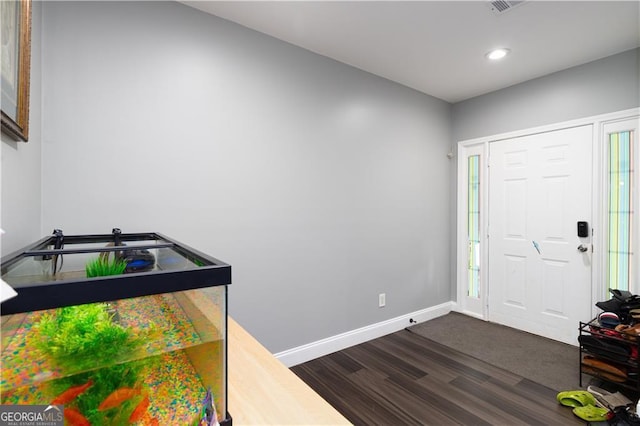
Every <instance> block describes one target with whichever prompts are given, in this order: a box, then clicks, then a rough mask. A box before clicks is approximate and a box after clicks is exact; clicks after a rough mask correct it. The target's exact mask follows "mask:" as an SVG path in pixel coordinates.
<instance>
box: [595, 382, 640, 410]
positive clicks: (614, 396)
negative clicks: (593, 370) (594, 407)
mask: <svg viewBox="0 0 640 426" xmlns="http://www.w3.org/2000/svg"><path fill="white" fill-rule="evenodd" d="M587 390H588V391H589V392H590V393H591V394H592V395H593V396H595V398H596V400H598V401H599V402H601V403H602V404H604V406H605V408H609V409H611V410H614V409H616V408H618V407H626V406H627V405H631V404H633V402H632V401H631V400H630V399H629V398H627V397H626V396H624V395H623V394H621V393H620V392H614V393H611V392H609V391H606V390H604V389H601V388H598V387H596V386H589V387H588V388H587Z"/></svg>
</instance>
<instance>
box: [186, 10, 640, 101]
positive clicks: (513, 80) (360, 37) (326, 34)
mask: <svg viewBox="0 0 640 426" xmlns="http://www.w3.org/2000/svg"><path fill="white" fill-rule="evenodd" d="M182 3H185V4H187V5H189V6H192V7H194V8H197V9H200V10H203V11H205V12H208V13H211V14H213V15H217V16H219V17H222V18H224V19H228V20H230V21H233V22H237V23H239V24H241V25H244V26H246V27H248V28H252V29H254V30H257V31H260V32H262V33H265V34H268V35H271V36H273V37H276V38H278V39H281V40H284V41H287V42H289V43H291V44H294V45H296V46H300V47H303V48H305V49H308V50H310V51H312V52H315V53H318V54H320V55H324V56H328V57H330V58H333V59H335V60H337V61H340V62H344V63H346V64H349V65H352V66H354V67H357V68H360V69H362V70H365V71H368V72H370V73H373V74H376V75H379V76H382V77H385V78H387V79H389V80H393V81H396V82H398V83H401V84H404V85H406V86H409V87H412V88H414V89H416V90H419V91H421V92H424V93H427V94H429V95H432V96H435V97H437V98H440V99H444V100H446V101H448V102H452V103H453V102H458V101H461V100H464V99H468V98H472V97H474V96H478V95H481V94H484V93H488V92H492V91H494V90H498V89H501V88H504V87H508V86H511V85H514V84H517V83H520V82H523V81H526V80H530V79H532V78H536V77H540V76H543V75H546V74H550V73H553V72H556V71H560V70H563V69H566V68H570V67H572V66H575V65H579V64H583V63H586V62H590V61H593V60H596V59H600V58H603V57H606V56H610V55H613V54H615V53H619V52H623V51H625V50H629V49H633V48H635V47H638V46H640V1H637V0H636V1H531V0H530V1H526V2H522V3H521V4H519V5H517V6H516V7H514V8H512V9H510V10H508V11H507V12H504V13H502V14H500V15H496V14H495V13H494V12H493V11H492V10H491V5H490V2H488V1H484V0H480V1H408V2H404V1H373V2H369V1H291V2H278V1H257V2H253V1H182ZM495 47H508V48H509V49H511V54H510V55H509V56H507V57H506V58H505V59H503V60H502V61H499V62H491V63H490V62H489V61H488V60H487V59H486V58H485V57H484V55H485V53H486V52H487V51H489V50H490V49H492V48H495Z"/></svg>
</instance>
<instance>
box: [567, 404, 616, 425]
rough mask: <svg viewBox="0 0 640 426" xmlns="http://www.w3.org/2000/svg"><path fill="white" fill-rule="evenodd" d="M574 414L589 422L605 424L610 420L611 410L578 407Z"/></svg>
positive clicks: (591, 406) (590, 406)
mask: <svg viewBox="0 0 640 426" xmlns="http://www.w3.org/2000/svg"><path fill="white" fill-rule="evenodd" d="M573 414H575V415H576V416H578V417H580V418H581V419H582V420H585V421H587V422H604V421H606V420H607V419H608V418H609V410H607V409H606V408H600V407H594V406H593V405H587V406H586V407H576V408H574V409H573Z"/></svg>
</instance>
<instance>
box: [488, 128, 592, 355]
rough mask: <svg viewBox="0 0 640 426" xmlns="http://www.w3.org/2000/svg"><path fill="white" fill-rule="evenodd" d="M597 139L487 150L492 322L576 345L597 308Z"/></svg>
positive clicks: (559, 134)
mask: <svg viewBox="0 0 640 426" xmlns="http://www.w3.org/2000/svg"><path fill="white" fill-rule="evenodd" d="M592 139H593V131H592V126H591V125H585V126H580V127H574V128H568V129H562V130H556V131H552V132H546V133H539V134H535V135H529V136H523V137H517V138H513V139H508V140H501V141H496V142H491V143H490V144H489V159H490V168H489V188H490V189H489V295H488V296H489V301H488V316H489V321H493V322H497V323H500V324H505V325H508V326H511V327H515V328H519V329H521V330H525V331H528V332H531V333H535V334H539V335H542V336H545V337H548V338H551V339H555V340H559V341H563V342H566V343H569V344H573V345H575V344H576V339H577V335H578V322H579V321H588V320H589V319H590V318H589V317H590V313H591V301H592V298H591V261H592V254H593V253H592V245H591V230H592V214H591V210H592V198H591V197H592V191H593V188H592V176H591V171H592ZM578 222H586V223H587V224H588V226H587V230H588V234H589V235H588V236H587V237H579V236H578ZM585 249H586V251H584V250H585Z"/></svg>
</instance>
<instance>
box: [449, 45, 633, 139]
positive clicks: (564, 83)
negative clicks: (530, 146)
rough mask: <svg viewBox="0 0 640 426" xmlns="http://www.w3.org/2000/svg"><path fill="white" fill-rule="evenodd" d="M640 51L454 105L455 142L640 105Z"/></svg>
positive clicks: (629, 52) (578, 67)
mask: <svg viewBox="0 0 640 426" xmlns="http://www.w3.org/2000/svg"><path fill="white" fill-rule="evenodd" d="M639 64H640V49H634V50H629V51H627V52H623V53H620V54H617V55H613V56H609V57H607V58H604V59H600V60H598V61H594V62H590V63H588V64H584V65H580V66H577V67H573V68H569V69H567V70H564V71H560V72H557V73H554V74H550V75H548V76H545V77H541V78H537V79H535V80H530V81H527V82H525V83H522V84H518V85H515V86H511V87H508V88H506V89H502V90H498V91H495V92H492V93H489V94H486V95H482V96H478V97H475V98H472V99H469V100H466V101H463V102H458V103H456V104H454V105H453V109H452V112H453V140H454V142H455V143H457V142H459V141H463V140H466V139H473V138H477V137H481V136H489V135H494V134H498V133H504V132H509V131H513V130H520V129H527V128H530V127H535V126H542V125H545V124H553V123H559V122H562V121H568V120H573V119H577V118H583V117H589V116H593V115H598V114H605V113H608V112H614V111H621V110H624V109H629V108H635V107H638V106H640V71H639V70H640V65H639Z"/></svg>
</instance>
